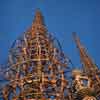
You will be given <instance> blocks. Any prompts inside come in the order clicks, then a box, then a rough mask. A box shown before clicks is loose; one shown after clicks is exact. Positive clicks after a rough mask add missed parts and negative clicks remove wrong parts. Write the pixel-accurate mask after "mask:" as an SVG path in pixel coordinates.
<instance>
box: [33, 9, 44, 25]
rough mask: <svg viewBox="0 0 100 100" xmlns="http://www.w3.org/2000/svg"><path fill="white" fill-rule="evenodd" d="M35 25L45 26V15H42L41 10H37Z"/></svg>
mask: <svg viewBox="0 0 100 100" xmlns="http://www.w3.org/2000/svg"><path fill="white" fill-rule="evenodd" d="M33 23H35V24H40V25H44V18H43V15H42V13H41V11H40V9H36V12H35V18H34V21H33Z"/></svg>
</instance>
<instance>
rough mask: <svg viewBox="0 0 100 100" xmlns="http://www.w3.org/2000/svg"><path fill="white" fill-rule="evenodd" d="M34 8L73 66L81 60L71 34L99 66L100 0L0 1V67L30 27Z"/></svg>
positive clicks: (78, 64) (77, 64)
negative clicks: (79, 40)
mask: <svg viewBox="0 0 100 100" xmlns="http://www.w3.org/2000/svg"><path fill="white" fill-rule="evenodd" d="M37 8H40V10H41V11H42V13H43V15H44V18H45V24H46V25H47V28H48V31H49V32H50V33H52V34H53V35H54V36H56V37H57V38H58V39H59V41H60V43H61V45H62V48H63V51H64V53H65V54H66V55H68V56H69V57H70V58H71V60H72V62H73V64H74V65H75V66H80V59H79V53H78V51H77V49H76V46H75V43H74V41H73V38H72V32H77V34H78V36H79V37H80V39H81V41H82V43H83V44H84V46H85V47H86V48H87V49H88V53H89V54H90V55H91V57H92V58H93V59H94V61H95V62H96V63H97V65H100V62H99V59H100V56H99V55H100V53H99V51H100V46H99V43H100V28H99V26H100V0H0V64H5V62H6V60H7V56H8V51H9V49H10V46H11V44H12V43H13V41H14V40H15V39H17V37H19V36H20V35H21V34H22V33H23V32H24V31H26V30H27V29H28V28H29V27H30V26H31V24H32V21H33V18H34V13H35V10H36V9H37Z"/></svg>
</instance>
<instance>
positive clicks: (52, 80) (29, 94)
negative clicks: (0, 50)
mask: <svg viewBox="0 0 100 100" xmlns="http://www.w3.org/2000/svg"><path fill="white" fill-rule="evenodd" d="M8 61H9V62H8V64H7V65H8V68H9V70H8V71H7V72H6V73H5V74H6V77H7V79H8V80H9V84H8V85H7V88H3V92H2V94H3V98H4V100H8V98H10V99H11V100H19V99H20V98H21V99H20V100H28V99H32V100H33V99H34V100H52V99H55V100H65V98H66V97H68V95H67V94H66V93H67V86H68V81H67V79H66V77H65V76H66V74H65V73H66V72H65V70H66V69H67V65H68V63H69V62H68V59H67V58H66V57H65V55H64V53H63V52H62V51H61V50H59V49H58V48H57V46H56V43H54V39H53V38H52V36H51V35H50V34H49V33H48V32H47V29H46V27H45V24H44V19H43V16H42V14H41V12H40V10H37V11H36V14H35V18H34V21H33V23H32V27H30V29H29V30H28V31H27V32H25V34H24V36H23V37H21V38H20V39H17V40H16V41H15V43H14V44H13V46H12V48H11V50H10V54H9V59H8ZM16 89H17V90H18V91H16ZM12 94H13V95H12Z"/></svg>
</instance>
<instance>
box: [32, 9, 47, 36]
mask: <svg viewBox="0 0 100 100" xmlns="http://www.w3.org/2000/svg"><path fill="white" fill-rule="evenodd" d="M31 30H32V36H34V34H36V33H40V34H45V33H47V29H46V26H45V24H44V18H43V15H42V13H41V11H40V9H36V13H35V17H34V20H33V24H32V28H31Z"/></svg>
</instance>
